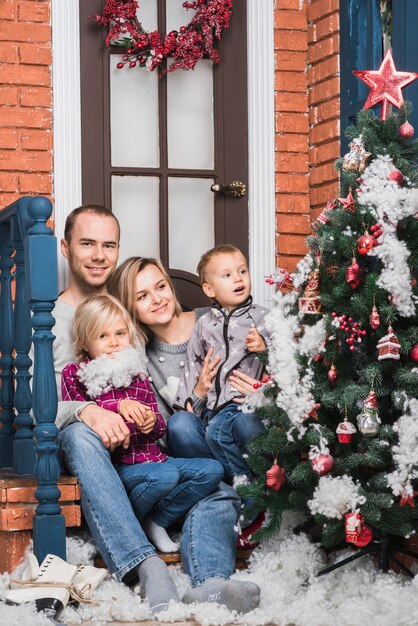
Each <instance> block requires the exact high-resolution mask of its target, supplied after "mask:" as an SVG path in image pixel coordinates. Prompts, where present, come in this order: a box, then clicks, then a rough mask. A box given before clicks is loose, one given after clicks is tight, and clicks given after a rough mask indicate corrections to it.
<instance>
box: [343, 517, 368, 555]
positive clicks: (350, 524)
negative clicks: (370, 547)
mask: <svg viewBox="0 0 418 626" xmlns="http://www.w3.org/2000/svg"><path fill="white" fill-rule="evenodd" d="M372 538H373V535H372V531H371V530H370V528H369V527H368V526H367V525H366V524H365V523H364V522H363V517H362V516H361V515H360V513H347V514H346V516H345V540H346V541H347V543H353V544H354V545H355V546H359V547H360V548H362V547H363V546H367V544H368V543H370V542H371V540H372Z"/></svg>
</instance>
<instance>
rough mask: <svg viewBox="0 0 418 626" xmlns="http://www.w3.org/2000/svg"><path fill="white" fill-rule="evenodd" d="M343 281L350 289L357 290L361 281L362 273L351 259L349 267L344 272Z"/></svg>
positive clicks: (354, 260)
mask: <svg viewBox="0 0 418 626" xmlns="http://www.w3.org/2000/svg"><path fill="white" fill-rule="evenodd" d="M345 279H346V281H347V283H348V284H349V285H350V287H351V289H357V287H359V285H361V282H362V280H363V273H362V271H361V269H360V265H359V264H358V263H357V261H356V259H355V258H353V259H352V261H351V265H350V266H349V267H347V269H346V271H345Z"/></svg>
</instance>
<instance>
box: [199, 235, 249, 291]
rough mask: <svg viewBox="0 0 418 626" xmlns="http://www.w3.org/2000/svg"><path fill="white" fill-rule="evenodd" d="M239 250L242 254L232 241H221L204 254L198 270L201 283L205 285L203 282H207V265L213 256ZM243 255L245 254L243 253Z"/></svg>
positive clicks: (239, 251)
mask: <svg viewBox="0 0 418 626" xmlns="http://www.w3.org/2000/svg"><path fill="white" fill-rule="evenodd" d="M237 252H238V254H242V252H241V250H240V249H239V248H237V247H236V246H233V245H232V243H220V244H218V245H217V246H214V247H213V248H211V249H210V250H208V251H207V252H205V253H204V254H202V256H201V257H200V261H199V263H198V266H197V270H196V271H197V273H198V274H199V278H200V284H201V285H203V283H205V282H206V280H207V276H206V274H207V267H208V265H209V263H210V262H211V260H212V259H213V258H215V257H216V256H218V255H219V254H236V253H237ZM242 256H244V255H243V254H242ZM244 258H245V257H244Z"/></svg>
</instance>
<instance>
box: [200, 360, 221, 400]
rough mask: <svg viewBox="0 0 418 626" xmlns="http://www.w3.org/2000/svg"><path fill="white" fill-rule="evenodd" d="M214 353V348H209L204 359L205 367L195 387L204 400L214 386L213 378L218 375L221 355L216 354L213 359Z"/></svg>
mask: <svg viewBox="0 0 418 626" xmlns="http://www.w3.org/2000/svg"><path fill="white" fill-rule="evenodd" d="M212 354H213V348H209V350H208V351H207V353H206V356H205V358H204V360H203V368H202V371H201V372H200V376H199V380H198V381H197V383H196V387H195V388H194V392H195V394H196V395H197V396H199V398H202V399H203V400H204V399H205V398H206V396H207V395H208V391H209V389H210V388H211V387H212V384H213V379H214V378H215V376H216V372H217V371H218V365H219V361H220V360H221V357H220V356H215V358H214V359H213V360H212V361H211V357H212Z"/></svg>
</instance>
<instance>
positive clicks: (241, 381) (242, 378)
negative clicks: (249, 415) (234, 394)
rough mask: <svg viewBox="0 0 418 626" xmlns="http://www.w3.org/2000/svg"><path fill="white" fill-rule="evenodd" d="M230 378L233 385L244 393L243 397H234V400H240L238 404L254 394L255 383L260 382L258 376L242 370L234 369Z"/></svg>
mask: <svg viewBox="0 0 418 626" xmlns="http://www.w3.org/2000/svg"><path fill="white" fill-rule="evenodd" d="M228 380H229V382H230V384H231V387H233V388H234V389H236V390H237V391H239V393H240V394H242V397H238V398H234V402H238V404H241V403H242V402H245V400H246V399H247V397H248V396H252V395H253V393H255V387H254V385H255V384H257V383H259V382H260V381H259V380H257V379H256V378H252V377H251V376H248V374H244V372H241V370H234V371H233V372H232V374H231V376H230V377H229V379H228Z"/></svg>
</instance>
